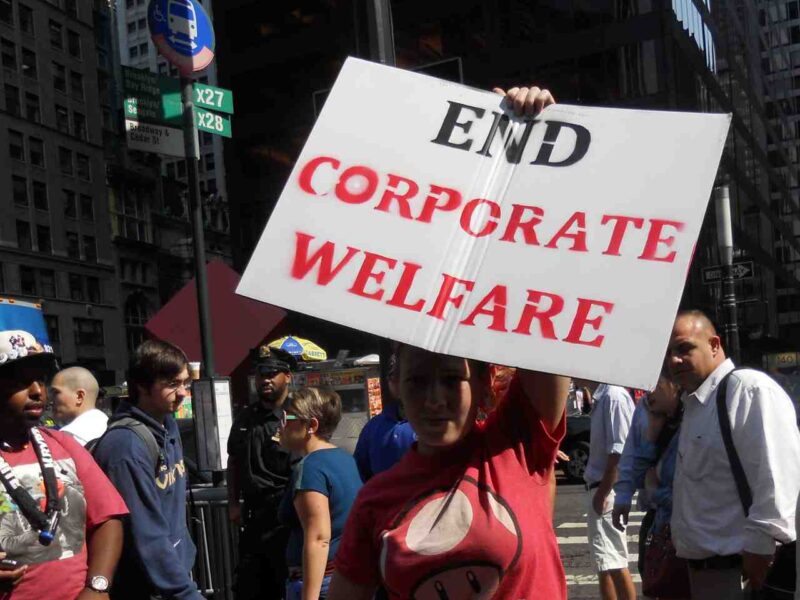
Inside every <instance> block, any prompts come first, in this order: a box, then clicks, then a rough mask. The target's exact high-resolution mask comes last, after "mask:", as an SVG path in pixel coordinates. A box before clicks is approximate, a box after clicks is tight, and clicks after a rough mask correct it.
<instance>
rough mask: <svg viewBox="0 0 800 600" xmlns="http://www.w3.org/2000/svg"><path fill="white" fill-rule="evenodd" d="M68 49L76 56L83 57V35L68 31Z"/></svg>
mask: <svg viewBox="0 0 800 600" xmlns="http://www.w3.org/2000/svg"><path fill="white" fill-rule="evenodd" d="M67 50H68V51H69V53H70V55H71V56H74V57H75V58H80V57H81V36H80V35H79V34H78V33H75V32H74V31H67Z"/></svg>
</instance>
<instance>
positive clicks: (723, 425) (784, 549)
mask: <svg viewBox="0 0 800 600" xmlns="http://www.w3.org/2000/svg"><path fill="white" fill-rule="evenodd" d="M742 368H744V367H742ZM742 368H737V369H734V370H733V371H731V372H730V373H728V374H727V375H725V377H723V378H722V381H720V382H719V387H718V389H717V417H718V418H719V428H720V431H721V432H722V440H723V442H724V443H725V451H726V452H727V454H728V462H730V464H731V471H733V479H734V481H735V482H736V489H737V491H738V492H739V500H740V502H741V503H742V508H743V509H744V514H745V516H748V515H749V514H750V507H751V506H752V505H753V492H752V490H751V488H750V484H749V483H748V481H747V475H746V474H745V472H744V468H743V467H742V461H741V460H739V454H738V453H737V452H736V447H735V446H734V445H733V436H732V435H731V419H730V415H729V414H728V396H727V392H728V379H729V378H730V376H731V373H733V372H734V371H740V370H742ZM796 554H797V544H796V543H795V542H791V543H789V544H780V545H779V546H778V549H777V550H776V552H775V562H774V563H773V564H772V567H770V570H769V572H768V573H767V578H766V581H765V582H764V587H763V588H762V590H761V596H760V598H763V599H774V600H792V599H793V598H794V591H795V585H796V576H797V571H796V570H797V566H796V562H795V557H796Z"/></svg>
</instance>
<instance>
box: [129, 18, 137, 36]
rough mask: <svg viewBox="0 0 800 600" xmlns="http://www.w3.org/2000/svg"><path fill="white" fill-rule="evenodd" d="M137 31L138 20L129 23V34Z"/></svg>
mask: <svg viewBox="0 0 800 600" xmlns="http://www.w3.org/2000/svg"><path fill="white" fill-rule="evenodd" d="M133 33H136V21H131V22H130V23H128V35H131V34H133Z"/></svg>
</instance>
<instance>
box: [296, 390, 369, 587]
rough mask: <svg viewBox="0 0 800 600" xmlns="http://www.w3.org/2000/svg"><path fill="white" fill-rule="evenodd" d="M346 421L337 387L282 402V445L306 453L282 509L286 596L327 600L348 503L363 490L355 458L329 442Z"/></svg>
mask: <svg viewBox="0 0 800 600" xmlns="http://www.w3.org/2000/svg"><path fill="white" fill-rule="evenodd" d="M341 419H342V401H341V399H340V398H339V395H338V394H337V393H336V392H333V391H327V390H319V389H316V388H306V389H302V390H299V391H298V392H297V393H295V394H294V395H293V396H292V399H291V401H290V402H288V403H287V404H285V405H284V414H283V419H282V423H281V444H283V446H284V447H285V448H287V449H289V450H291V451H292V452H295V453H297V454H299V455H300V456H302V457H303V459H302V460H301V461H300V462H299V463H298V464H297V465H296V466H295V467H294V470H293V474H292V482H291V485H290V486H289V489H288V490H287V493H286V494H285V495H284V497H283V500H282V502H281V507H280V519H281V521H282V522H283V523H285V524H286V525H287V526H288V527H289V529H290V533H289V544H288V546H287V549H286V564H287V565H288V568H289V579H288V581H287V582H286V600H325V599H326V598H327V597H328V587H329V585H330V578H331V577H330V576H331V573H333V559H334V557H335V556H336V551H337V550H338V548H339V542H340V540H341V538H342V533H343V531H344V526H345V523H346V521H347V516H348V515H349V514H350V507H351V506H352V505H353V502H354V501H355V499H356V494H357V493H358V490H359V489H361V477H360V475H359V473H358V468H357V467H356V464H355V461H354V460H353V457H352V456H350V455H349V454H348V453H347V452H345V451H344V450H341V449H340V448H337V447H336V446H335V445H333V444H331V442H330V439H331V436H332V435H333V432H334V431H335V430H336V426H337V425H338V424H339V421H341Z"/></svg>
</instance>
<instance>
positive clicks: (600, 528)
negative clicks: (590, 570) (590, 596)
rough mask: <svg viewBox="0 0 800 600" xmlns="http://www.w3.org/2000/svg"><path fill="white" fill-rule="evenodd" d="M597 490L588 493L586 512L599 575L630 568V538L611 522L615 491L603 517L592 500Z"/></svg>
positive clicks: (590, 541)
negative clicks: (599, 514)
mask: <svg viewBox="0 0 800 600" xmlns="http://www.w3.org/2000/svg"><path fill="white" fill-rule="evenodd" d="M596 491H597V488H595V489H593V490H589V491H588V492H587V496H588V500H587V504H588V506H589V508H588V510H587V511H586V513H587V515H588V517H587V520H588V523H589V549H590V550H591V554H592V560H593V561H594V564H595V567H596V569H597V572H598V573H604V572H605V571H614V570H617V569H627V568H628V538H627V536H626V535H625V533H624V532H622V531H620V530H619V529H616V528H615V527H614V524H613V523H612V522H611V513H612V512H613V510H614V491H613V490H612V491H611V493H610V494H609V495H608V498H607V499H606V507H607V508H608V510H607V511H606V512H605V513H603V515H602V516H598V515H597V513H596V512H594V507H593V506H592V498H594V493H595V492H596Z"/></svg>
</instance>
